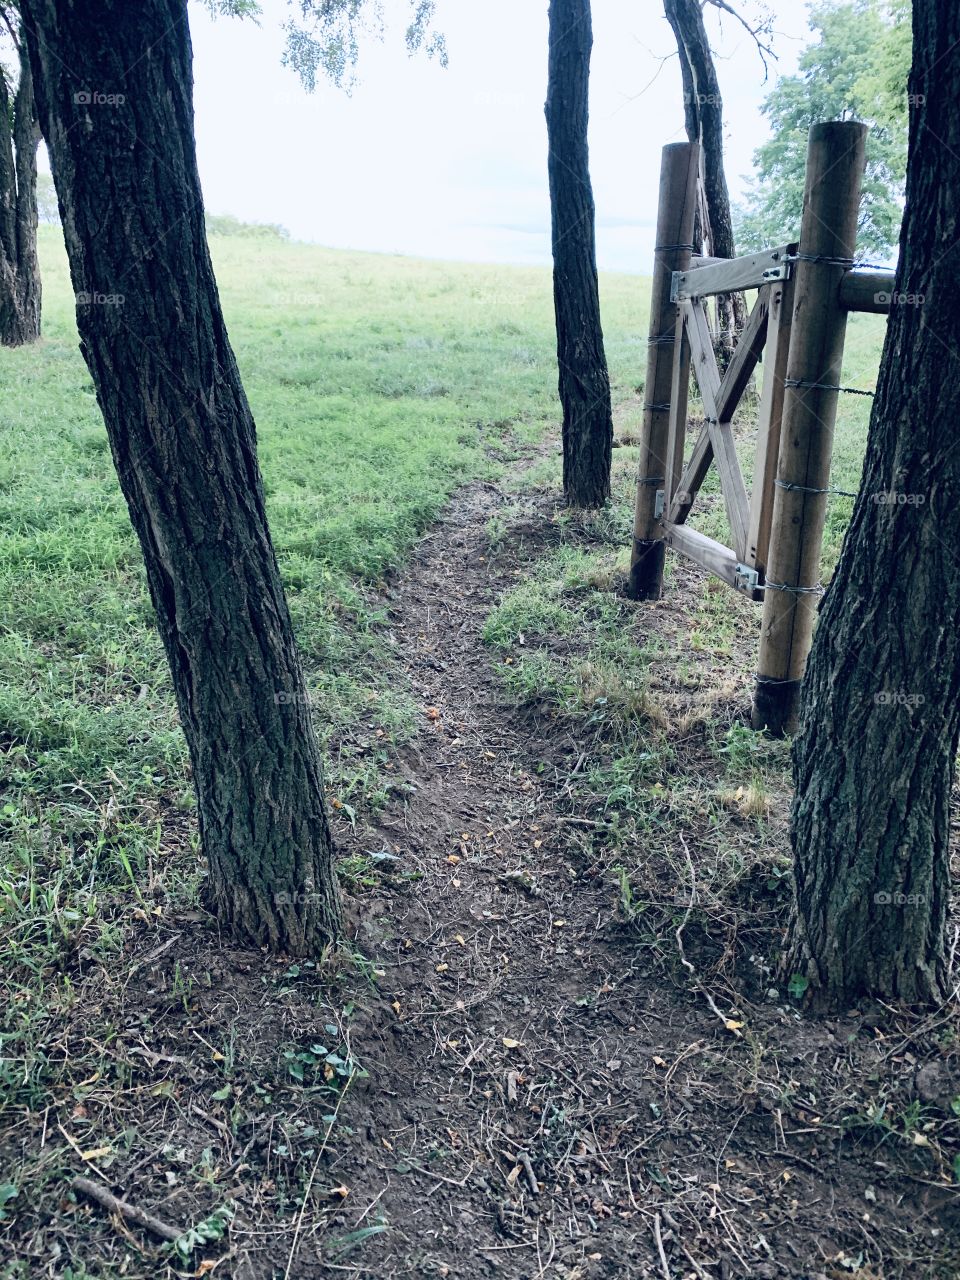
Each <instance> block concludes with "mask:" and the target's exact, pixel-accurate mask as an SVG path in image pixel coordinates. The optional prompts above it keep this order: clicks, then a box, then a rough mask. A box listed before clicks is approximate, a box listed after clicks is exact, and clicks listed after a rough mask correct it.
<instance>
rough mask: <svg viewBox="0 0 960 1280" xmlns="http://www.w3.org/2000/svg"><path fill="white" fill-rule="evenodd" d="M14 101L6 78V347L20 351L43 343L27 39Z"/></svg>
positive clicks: (2, 253) (2, 304)
mask: <svg viewBox="0 0 960 1280" xmlns="http://www.w3.org/2000/svg"><path fill="white" fill-rule="evenodd" d="M17 46H18V55H19V62H20V73H19V80H18V83H17V89H16V93H15V94H14V96H13V101H12V102H11V101H10V96H9V94H8V92H7V86H6V82H5V80H4V77H3V74H2V73H0V344H2V345H3V346H5V347H20V346H23V345H24V344H25V343H28V342H36V340H37V339H38V338H39V337H40V263H39V261H38V259H37V221H38V217H37V148H38V147H39V145H40V127H39V124H38V122H37V108H36V103H35V101H34V96H33V76H32V74H31V71H30V60H29V58H28V56H27V51H26V47H25V46H24V44H23V40H22V37H21V38H18V40H17Z"/></svg>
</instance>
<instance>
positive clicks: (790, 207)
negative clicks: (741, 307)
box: [736, 0, 910, 256]
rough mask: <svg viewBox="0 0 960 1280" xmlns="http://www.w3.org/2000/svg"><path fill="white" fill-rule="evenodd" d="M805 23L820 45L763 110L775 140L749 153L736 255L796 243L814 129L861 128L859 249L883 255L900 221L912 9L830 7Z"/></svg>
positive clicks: (856, 2) (895, 3)
mask: <svg viewBox="0 0 960 1280" xmlns="http://www.w3.org/2000/svg"><path fill="white" fill-rule="evenodd" d="M810 21H811V25H812V27H813V29H814V30H815V31H816V32H817V34H818V39H817V40H816V41H815V42H814V43H813V44H811V45H810V46H809V48H807V49H806V50H805V51H804V53H803V55H802V57H801V58H800V64H799V68H798V71H797V74H796V75H792V76H783V77H782V78H781V79H780V80H778V82H777V84H776V85H775V86H774V88H773V90H772V91H771V92H770V94H769V96H768V97H767V99H766V102H765V103H764V106H763V112H764V115H765V116H766V117H767V119H768V120H769V121H770V124H771V126H772V128H773V136H772V137H771V138H770V140H769V141H767V142H765V143H764V144H763V145H762V146H761V147H759V148H758V149H757V151H756V152H755V153H754V168H755V178H754V181H753V184H752V190H751V192H750V195H749V197H748V199H747V201H746V204H745V205H744V206H742V207H741V208H739V209H738V210H737V219H736V221H737V242H738V247H740V248H741V249H742V250H744V251H749V250H751V249H762V248H764V247H766V246H768V245H774V244H779V243H782V242H783V241H784V240H787V239H790V238H791V237H793V236H795V235H796V233H797V230H798V228H799V225H800V212H801V208H802V204H803V181H804V166H805V161H806V151H807V135H808V132H809V130H810V127H811V125H814V124H816V123H818V122H819V121H822V120H846V119H858V120H863V121H865V123H866V124H868V125H869V128H870V133H869V137H868V140H867V169H866V174H865V176H864V183H863V205H862V210H861V218H860V234H859V245H860V247H861V249H862V250H864V251H865V252H866V253H867V254H869V255H880V256H883V255H887V254H889V253H890V252H891V251H892V249H893V246H894V244H895V243H896V240H897V235H898V233H899V227H900V220H901V216H902V212H903V186H904V178H905V174H906V160H907V105H908V99H907V76H908V74H909V69H910V0H843V2H840V0H827V3H823V4H819V5H816V6H815V7H814V8H813V9H812V10H811V16H810Z"/></svg>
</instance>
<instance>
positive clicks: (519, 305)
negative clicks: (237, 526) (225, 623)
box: [0, 231, 646, 1079]
mask: <svg viewBox="0 0 960 1280" xmlns="http://www.w3.org/2000/svg"><path fill="white" fill-rule="evenodd" d="M213 251H214V256H215V259H216V265H217V270H218V276H219V279H220V282H221V290H222V296H223V302H224V307H225V310H226V313H227V319H228V323H229V326H230V331H231V335H232V338H233V342H234V346H235V348H236V351H237V355H238V359H239V363H240V367H241V372H242V374H243V377H244V381H245V384H246V387H247V390H248V393H249V395H250V399H251V401H252V404H253V409H254V413H255V415H256V419H257V422H258V428H259V435H260V452H261V458H262V465H263V471H264V476H265V483H266V487H267V492H268V505H269V512H270V518H271V525H272V529H273V534H274V539H275V542H276V545H277V549H278V552H279V557H280V561H281V566H282V572H283V576H284V580H285V583H286V585H287V588H288V591H289V595H290V600H291V606H292V609H293V613H294V618H295V623H296V627H297V632H298V636H299V639H300V643H301V646H302V648H303V652H304V657H305V661H306V664H307V667H308V671H309V676H310V680H311V682H312V685H313V688H314V691H315V693H316V695H317V696H316V708H317V710H316V715H317V724H318V730H319V732H320V733H321V735H322V736H323V738H324V740H325V741H326V742H329V741H330V740H331V738H333V737H335V736H338V735H339V734H340V732H341V731H343V730H345V729H346V728H348V727H349V726H350V725H351V724H352V723H354V722H356V721H357V720H358V719H359V718H360V717H361V716H363V717H364V718H365V720H366V722H367V723H368V725H369V727H370V728H371V730H377V731H378V732H377V733H376V734H375V740H376V741H377V742H379V743H380V744H382V748H383V749H382V750H381V751H380V753H379V754H377V753H372V754H371V753H369V752H362V753H361V752H358V753H355V754H354V753H352V752H351V751H350V749H349V748H346V749H343V748H340V749H339V750H338V753H337V755H336V757H335V758H333V759H332V760H331V762H330V778H329V781H330V787H331V791H332V793H333V795H334V796H335V797H338V798H339V799H341V800H342V801H343V802H345V803H349V802H350V801H351V800H352V801H353V802H354V804H360V803H365V802H366V803H371V802H372V803H375V802H376V800H377V798H378V795H379V794H380V787H381V779H382V774H381V772H380V769H379V765H380V764H382V762H383V759H384V753H385V751H387V750H388V749H389V747H388V744H389V742H390V741H391V740H396V739H397V738H399V737H402V736H403V735H404V734H405V733H406V732H408V731H409V725H410V719H409V712H408V708H407V706H406V703H405V700H404V696H403V690H402V687H397V686H396V685H395V684H394V681H393V675H394V673H393V671H392V668H391V663H390V660H389V657H388V654H387V651H386V646H385V645H384V643H383V641H382V640H380V639H378V638H377V635H376V634H375V631H374V630H373V629H372V625H371V624H372V623H374V622H375V613H374V612H372V610H371V607H370V606H369V605H368V603H367V602H366V600H365V598H364V584H365V583H369V582H372V581H374V580H376V579H377V578H378V577H379V576H380V575H382V574H383V573H384V572H385V571H386V570H388V569H390V568H392V567H394V566H396V565H398V564H399V563H401V561H402V559H403V556H404V553H405V551H406V550H407V548H408V547H409V546H410V544H411V542H412V541H413V539H415V538H416V536H417V535H418V533H419V532H420V531H422V530H423V529H424V528H425V527H426V526H427V525H428V524H429V522H430V520H431V519H432V518H433V516H434V515H435V514H436V512H437V511H438V510H439V508H440V507H441V505H442V504H443V503H444V502H445V500H446V499H447V497H448V496H449V494H450V493H451V491H452V490H453V489H454V488H455V487H456V486H457V485H458V484H460V483H462V482H463V481H464V480H466V479H468V478H469V477H471V476H477V475H481V474H488V475H494V474H497V473H498V472H499V471H500V470H502V469H503V466H504V465H505V463H507V462H509V460H510V458H512V457H515V456H516V449H517V446H518V442H522V441H524V440H533V439H535V438H539V436H540V435H541V434H542V432H543V430H544V429H545V428H546V427H547V426H548V425H550V424H552V423H553V422H554V420H555V393H554V385H555V374H554V368H553V363H552V359H551V346H552V341H553V338H552V332H551V326H552V298H551V292H550V278H549V273H548V272H546V271H543V270H516V269H512V270H511V269H501V268H498V267H481V266H470V265H451V264H443V263H431V262H421V261H415V260H411V259H405V258H399V257H389V256H377V255H370V254H351V253H343V252H333V251H327V250H324V249H320V248H314V247H309V246H303V245H291V244H287V243H284V242H282V241H280V240H275V239H270V238H245V237H242V236H239V237H238V236H231V237H222V238H220V237H218V238H216V239H215V240H214V242H213ZM42 256H43V266H44V288H45V296H44V307H45V315H44V331H45V337H44V340H43V342H42V343H41V344H40V345H39V346H38V347H36V348H35V349H33V350H22V351H9V350H6V349H0V440H2V445H3V447H2V450H0V841H2V849H3V854H2V858H0V933H2V935H3V937H4V939H5V946H6V952H7V954H6V959H7V960H8V961H9V960H14V959H16V960H18V961H21V962H22V963H23V966H24V968H23V970H22V973H32V974H34V975H35V976H36V975H39V974H40V973H41V972H42V971H43V969H44V966H45V965H46V964H47V963H48V962H49V961H51V960H54V959H55V958H56V957H57V956H59V955H60V953H61V952H62V951H63V950H64V948H66V949H67V950H68V951H69V950H70V949H71V948H72V947H73V946H75V945H79V943H80V942H81V941H82V942H83V943H84V944H85V945H91V946H93V948H94V949H95V950H97V949H100V948H104V949H106V950H107V951H108V952H109V948H110V947H111V946H113V945H115V940H116V929H115V924H114V920H115V917H116V916H117V914H118V913H120V912H121V911H122V909H123V907H122V903H123V900H124V895H126V896H129V895H128V891H129V888H130V885H131V882H136V883H137V884H138V885H144V884H146V885H147V886H149V887H150V888H153V887H154V886H155V885H156V884H158V883H161V882H162V868H163V865H164V861H165V859H166V858H168V856H170V855H171V854H172V853H173V852H174V851H175V850H176V849H178V848H182V847H183V844H184V841H185V840H186V839H188V838H192V833H193V830H194V828H193V822H192V808H193V799H192V795H191V793H190V788H189V784H188V782H187V780H186V777H185V770H186V765H187V761H186V752H185V747H184V744H183V741H182V737H181V734H180V732H179V729H178V727H177V721H176V714H175V709H174V706H173V699H172V693H171V690H170V686H169V681H168V678H167V674H166V669H165V664H164V659H163V654H162V650H161V646H160V643H159V640H158V637H157V634H156V631H155V628H154V626H153V622H152V616H151V608H150V604H149V599H148V597H147V594H146V589H145V578H144V574H143V571H142V566H141V563H140V557H139V550H138V547H137V545H136V541H135V538H134V536H133V534H132V531H131V529H130V526H129V521H128V517H127V513H126V508H125V505H124V502H123V499H122V497H121V494H120V492H119V488H118V485H117V481H116V477H115V473H114V470H113V466H112V460H111V457H110V453H109V448H108V445H107V439H106V433H105V430H104V427H103V423H102V421H101V418H100V414H99V411H98V408H97V404H96V400H95V397H94V394H93V388H92V385H91V383H90V380H89V377H88V376H87V372H86V369H85V366H84V364H83V361H82V358H81V356H80V354H79V351H78V349H77V338H76V330H75V325H74V320H73V298H72V293H71V290H70V286H69V280H68V275H67V269H66V261H65V255H64V253H63V248H62V243H61V241H60V237H59V234H58V233H55V232H53V231H46V232H45V233H44V235H43V241H42ZM604 302H605V306H606V313H607V317H608V328H609V330H610V344H609V345H610V360H611V366H612V370H613V376H614V379H615V381H616V383H617V384H618V386H620V387H629V384H630V382H631V381H632V380H634V379H635V378H636V374H637V370H638V369H639V368H640V367H641V365H642V356H643V344H642V339H641V337H640V335H641V334H642V331H643V325H644V321H645V313H646V286H645V282H644V281H642V280H637V279H632V278H628V277H615V278H607V279H606V280H605V282H604ZM623 394H628V392H625V393H623ZM194 888H195V885H190V884H188V885H186V886H185V887H184V890H183V891H184V892H185V893H186V894H188V895H189V894H190V893H191V892H192V891H193V889H194ZM111 894H113V895H114V897H115V898H116V902H115V903H114V905H113V906H112V907H111V902H110V896H111ZM5 969H6V966H5ZM10 981H11V982H12V983H13V986H14V988H16V990H17V991H20V987H19V985H18V984H19V978H15V977H14V976H13V975H12V974H11V975H10ZM8 994H12V992H8ZM24 999H27V997H24ZM3 1003H4V1004H6V1003H7V1002H6V1001H3ZM9 1007H10V1008H11V1010H13V1008H14V1005H13V1003H12V1001H11V1003H10V1006H9ZM14 1020H15V1021H18V1015H14ZM21 1066H22V1064H21ZM17 1070H18V1069H17V1068H16V1066H14V1067H13V1068H12V1071H13V1074H14V1075H16V1074H17ZM0 1079H2V1077H0Z"/></svg>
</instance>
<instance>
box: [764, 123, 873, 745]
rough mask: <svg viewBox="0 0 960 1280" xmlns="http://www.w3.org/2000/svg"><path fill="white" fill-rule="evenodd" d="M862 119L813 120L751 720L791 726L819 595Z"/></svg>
mask: <svg viewBox="0 0 960 1280" xmlns="http://www.w3.org/2000/svg"><path fill="white" fill-rule="evenodd" d="M866 135H867V128H866V125H863V124H860V123H858V122H856V121H852V120H843V121H841V120H831V121H828V122H827V123H825V124H817V125H814V126H813V128H812V129H811V130H810V141H809V146H808V149H807V179H806V188H805V191H804V197H803V219H802V223H801V229H800V249H799V261H798V262H797V269H796V275H795V279H794V306H793V329H792V333H791V337H790V354H789V357H788V360H787V378H786V383H785V392H784V402H783V421H782V427H781V432H780V450H779V459H778V465H777V480H776V492H775V495H774V506H773V524H772V530H771V538H770V549H769V555H768V560H767V572H766V586H765V591H764V603H763V628H762V632H761V636H760V661H759V669H758V675H757V688H756V694H755V698H754V706H753V726H754V728H755V729H766V730H767V732H768V733H771V734H775V735H780V734H783V733H789V732H792V730H793V729H794V728H795V725H796V711H797V695H798V693H799V688H800V681H801V679H802V677H803V672H804V668H805V667H806V662H807V656H808V654H809V652H810V645H811V642H812V639H813V628H814V622H815V620H816V616H817V606H818V603H819V598H820V597H819V592H818V584H819V578H820V551H821V544H822V540H823V526H824V522H825V520H826V507H827V496H828V495H827V494H826V492H819V491H820V490H826V489H827V488H828V487H829V484H830V461H831V453H832V448H833V428H834V424H835V422H836V416H837V400H838V394H839V391H838V389H839V384H840V371H841V364H842V361H843V341H844V335H845V332H846V323H847V312H846V311H845V310H844V309H843V307H841V305H840V301H839V291H840V282H841V280H842V278H843V276H844V273H845V271H846V270H847V269H848V266H849V262H850V260H851V259H852V258H853V256H854V252H855V249H856V240H857V215H858V209H859V204H860V182H861V179H862V176H863V168H864V147H865V144H866Z"/></svg>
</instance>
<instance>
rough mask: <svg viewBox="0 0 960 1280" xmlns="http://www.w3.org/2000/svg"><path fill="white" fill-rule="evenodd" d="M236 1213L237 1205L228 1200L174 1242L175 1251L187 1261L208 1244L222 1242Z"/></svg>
mask: <svg viewBox="0 0 960 1280" xmlns="http://www.w3.org/2000/svg"><path fill="white" fill-rule="evenodd" d="M236 1211H237V1210H236V1205H235V1204H234V1203H233V1202H232V1201H230V1200H228V1201H227V1202H226V1203H225V1204H222V1205H221V1206H220V1207H219V1208H218V1209H215V1210H214V1211H213V1213H211V1214H210V1215H209V1216H208V1217H206V1218H204V1219H203V1221H202V1222H198V1223H197V1225H196V1226H195V1227H190V1228H189V1230H187V1231H185V1232H184V1233H183V1235H182V1236H180V1238H179V1239H178V1240H176V1241H175V1242H174V1246H173V1247H174V1249H175V1250H176V1252H177V1253H178V1254H179V1255H180V1257H181V1258H185V1259H186V1258H189V1257H190V1256H191V1255H192V1254H193V1253H195V1252H196V1250H197V1249H203V1248H205V1247H206V1245H208V1244H216V1242H217V1241H218V1240H222V1239H223V1237H224V1236H225V1235H226V1234H227V1230H228V1228H229V1226H230V1223H231V1222H232V1221H233V1218H234V1215H235V1213H236Z"/></svg>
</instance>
